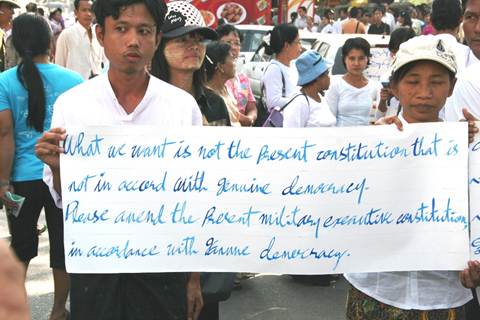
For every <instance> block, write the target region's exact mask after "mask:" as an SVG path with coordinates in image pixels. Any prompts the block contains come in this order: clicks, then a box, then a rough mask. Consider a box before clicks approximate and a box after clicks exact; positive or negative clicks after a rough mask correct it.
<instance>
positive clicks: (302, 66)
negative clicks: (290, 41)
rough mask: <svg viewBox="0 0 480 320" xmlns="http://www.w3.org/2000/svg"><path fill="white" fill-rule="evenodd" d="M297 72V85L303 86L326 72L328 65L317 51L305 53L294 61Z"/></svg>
mask: <svg viewBox="0 0 480 320" xmlns="http://www.w3.org/2000/svg"><path fill="white" fill-rule="evenodd" d="M295 65H296V66H297V70H298V82H297V85H299V86H303V85H305V84H307V83H309V82H312V81H313V80H315V79H317V78H318V77H319V76H321V75H322V74H323V73H325V72H326V71H328V69H329V68H330V65H331V64H330V63H328V62H327V61H326V60H325V59H324V58H323V57H322V56H321V55H320V53H318V52H317V51H313V50H308V51H305V52H304V53H302V54H301V55H300V57H298V59H297V61H295Z"/></svg>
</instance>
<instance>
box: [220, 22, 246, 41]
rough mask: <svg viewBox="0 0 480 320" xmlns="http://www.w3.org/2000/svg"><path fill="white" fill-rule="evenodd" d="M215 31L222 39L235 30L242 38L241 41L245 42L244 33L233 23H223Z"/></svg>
mask: <svg viewBox="0 0 480 320" xmlns="http://www.w3.org/2000/svg"><path fill="white" fill-rule="evenodd" d="M215 31H216V32H217V34H218V39H221V38H222V37H225V36H228V35H229V34H230V33H232V32H233V33H235V34H236V35H237V36H238V38H239V39H240V42H243V35H242V33H241V32H240V31H239V30H238V29H237V28H235V27H234V26H233V25H231V24H228V23H226V24H222V25H220V26H218V27H217V29H215Z"/></svg>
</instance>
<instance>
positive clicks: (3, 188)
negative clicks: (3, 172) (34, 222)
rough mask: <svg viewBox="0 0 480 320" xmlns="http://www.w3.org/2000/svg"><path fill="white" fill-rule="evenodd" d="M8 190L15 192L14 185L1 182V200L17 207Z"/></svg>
mask: <svg viewBox="0 0 480 320" xmlns="http://www.w3.org/2000/svg"><path fill="white" fill-rule="evenodd" d="M7 192H11V193H14V190H13V187H12V186H11V185H10V184H3V183H2V184H0V201H1V202H3V204H4V205H5V207H6V208H8V209H15V208H16V207H17V204H16V203H15V202H14V201H11V200H9V199H8V198H7V196H6V195H5V194H6V193H7ZM0 319H1V318H0Z"/></svg>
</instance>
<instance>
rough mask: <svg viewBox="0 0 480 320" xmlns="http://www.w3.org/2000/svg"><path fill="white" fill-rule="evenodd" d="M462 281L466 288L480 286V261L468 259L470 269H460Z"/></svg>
mask: <svg viewBox="0 0 480 320" xmlns="http://www.w3.org/2000/svg"><path fill="white" fill-rule="evenodd" d="M460 281H461V282H462V285H463V286H464V287H466V288H471V289H473V288H476V287H478V286H480V262H478V261H468V269H465V270H463V271H460Z"/></svg>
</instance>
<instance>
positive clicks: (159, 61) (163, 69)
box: [150, 38, 205, 88]
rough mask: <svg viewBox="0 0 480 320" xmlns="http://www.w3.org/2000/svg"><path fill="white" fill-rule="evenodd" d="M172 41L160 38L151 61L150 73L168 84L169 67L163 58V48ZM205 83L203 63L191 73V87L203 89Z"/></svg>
mask: <svg viewBox="0 0 480 320" xmlns="http://www.w3.org/2000/svg"><path fill="white" fill-rule="evenodd" d="M171 40H172V39H165V38H162V40H161V41H160V45H159V46H158V49H157V51H155V54H154V56H153V59H152V66H151V70H150V73H151V74H152V75H153V76H155V77H157V78H159V79H161V80H163V81H165V82H168V83H170V67H169V65H168V62H167V59H166V58H165V46H166V45H167V43H168V42H169V41H171ZM204 83H205V63H203V64H202V66H201V67H200V69H198V70H197V71H195V72H194V73H193V86H194V88H199V87H203V86H204Z"/></svg>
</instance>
